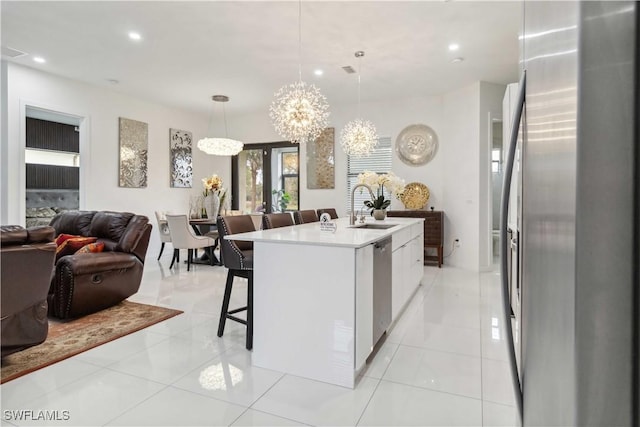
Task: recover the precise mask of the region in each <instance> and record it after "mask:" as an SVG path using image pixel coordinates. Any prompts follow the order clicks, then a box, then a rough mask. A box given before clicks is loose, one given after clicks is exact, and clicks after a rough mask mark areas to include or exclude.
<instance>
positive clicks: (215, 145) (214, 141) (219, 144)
mask: <svg viewBox="0 0 640 427" xmlns="http://www.w3.org/2000/svg"><path fill="white" fill-rule="evenodd" d="M211 99H212V100H214V101H215V102H223V103H224V102H228V101H229V97H228V96H225V95H214V96H212V97H211ZM222 113H223V115H224V130H225V136H228V135H227V134H228V132H227V114H226V112H225V110H224V104H222ZM211 115H212V116H213V113H212V114H211ZM209 128H211V120H209ZM243 147H244V144H243V143H242V142H240V141H236V140H235V139H230V138H202V139H201V140H199V141H198V148H199V149H200V150H202V151H204V152H205V153H207V154H211V155H214V156H235V155H236V154H238V153H239V152H241V151H242V148H243Z"/></svg>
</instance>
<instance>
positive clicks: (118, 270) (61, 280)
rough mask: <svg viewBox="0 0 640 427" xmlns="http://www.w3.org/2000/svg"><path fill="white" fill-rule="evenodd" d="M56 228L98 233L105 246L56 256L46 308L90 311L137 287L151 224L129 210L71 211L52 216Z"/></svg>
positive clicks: (69, 313)
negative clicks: (84, 252) (57, 257)
mask: <svg viewBox="0 0 640 427" xmlns="http://www.w3.org/2000/svg"><path fill="white" fill-rule="evenodd" d="M51 226H53V227H54V228H55V230H56V234H57V235H58V234H61V233H65V234H73V235H79V236H85V237H97V239H98V240H97V241H98V242H103V243H104V252H101V253H95V254H74V255H66V256H63V257H61V258H60V259H59V260H58V261H57V262H56V267H55V276H54V279H53V281H52V283H51V289H50V291H49V298H48V301H49V314H50V315H52V316H55V317H58V318H61V319H66V318H70V317H78V316H82V315H85V314H90V313H94V312H96V311H100V310H103V309H105V308H108V307H111V306H113V305H116V304H118V303H119V302H120V301H122V300H124V299H126V298H128V297H130V296H131V295H133V294H135V293H136V292H138V289H139V288H140V282H141V280H142V271H143V268H144V260H145V256H146V253H147V247H148V246H149V236H150V234H151V224H149V219H148V218H147V217H146V216H143V215H135V214H133V213H129V212H110V211H98V212H96V211H70V212H64V213H61V214H59V215H56V216H55V217H54V218H53V219H52V220H51Z"/></svg>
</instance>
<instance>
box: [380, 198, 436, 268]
mask: <svg viewBox="0 0 640 427" xmlns="http://www.w3.org/2000/svg"><path fill="white" fill-rule="evenodd" d="M387 216H389V217H405V218H424V244H423V246H424V264H425V265H427V264H428V263H434V264H437V265H438V267H441V266H442V263H443V262H444V250H443V245H444V212H442V211H423V210H404V211H387Z"/></svg>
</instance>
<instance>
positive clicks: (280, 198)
mask: <svg viewBox="0 0 640 427" xmlns="http://www.w3.org/2000/svg"><path fill="white" fill-rule="evenodd" d="M231 172H232V175H233V185H232V193H231V194H232V201H231V207H232V209H234V210H240V211H242V212H243V213H254V212H265V213H271V212H282V211H289V210H297V209H298V206H299V205H300V204H299V190H300V185H299V176H298V174H299V149H298V145H297V144H291V143H289V142H275V143H270V144H245V145H244V150H243V151H241V152H240V153H239V154H238V155H237V156H234V157H233V162H232V166H231Z"/></svg>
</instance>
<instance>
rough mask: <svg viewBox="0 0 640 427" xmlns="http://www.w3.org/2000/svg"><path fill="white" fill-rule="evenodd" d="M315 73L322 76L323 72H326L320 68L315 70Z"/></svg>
mask: <svg viewBox="0 0 640 427" xmlns="http://www.w3.org/2000/svg"><path fill="white" fill-rule="evenodd" d="M313 74H315V75H316V76H321V75H323V74H324V71H322V70H320V69H318V70H315V71H314V72H313Z"/></svg>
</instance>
